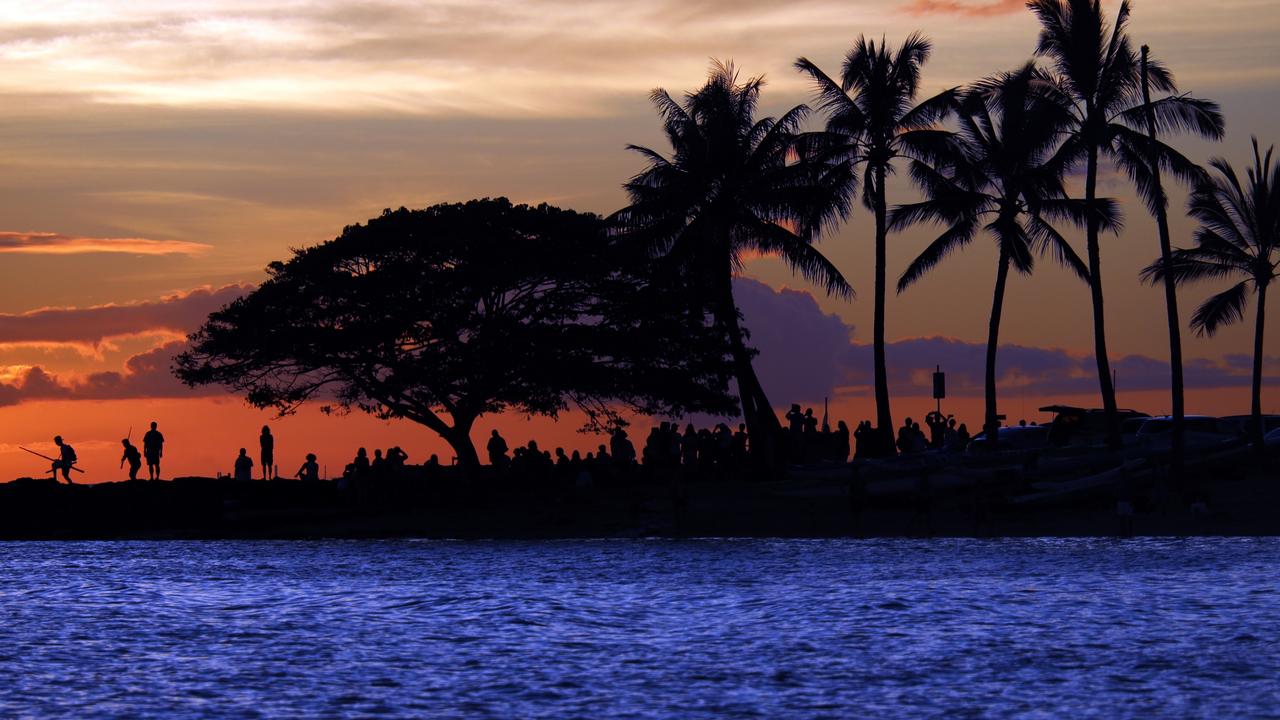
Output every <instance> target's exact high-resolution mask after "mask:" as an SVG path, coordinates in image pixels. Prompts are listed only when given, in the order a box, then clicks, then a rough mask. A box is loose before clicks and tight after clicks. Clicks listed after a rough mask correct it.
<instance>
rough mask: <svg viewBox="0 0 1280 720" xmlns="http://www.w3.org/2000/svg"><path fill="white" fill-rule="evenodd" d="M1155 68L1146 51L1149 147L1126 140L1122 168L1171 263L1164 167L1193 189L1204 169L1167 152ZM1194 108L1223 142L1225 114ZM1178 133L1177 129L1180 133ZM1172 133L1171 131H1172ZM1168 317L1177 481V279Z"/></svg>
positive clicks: (1180, 435)
mask: <svg viewBox="0 0 1280 720" xmlns="http://www.w3.org/2000/svg"><path fill="white" fill-rule="evenodd" d="M1153 69H1155V71H1156V72H1158V73H1166V72H1167V71H1165V70H1164V69H1163V68H1162V67H1161V66H1159V65H1157V64H1156V63H1155V62H1154V61H1153V60H1151V49H1150V48H1149V47H1148V46H1146V45H1143V46H1142V60H1141V78H1142V122H1143V125H1144V129H1145V130H1146V139H1147V144H1146V146H1145V147H1136V146H1134V145H1133V143H1131V142H1126V141H1122V142H1121V143H1120V145H1119V146H1118V149H1119V150H1120V151H1121V153H1122V154H1123V155H1124V156H1125V158H1126V161H1125V162H1123V163H1122V164H1123V165H1124V167H1125V168H1126V170H1128V172H1129V175H1130V177H1132V178H1133V180H1134V184H1135V185H1136V186H1137V188H1138V193H1139V194H1140V195H1141V196H1142V200H1143V202H1144V203H1145V204H1146V206H1147V209H1148V210H1150V211H1151V214H1152V215H1153V216H1154V217H1155V219H1156V230H1157V232H1158V234H1159V240H1160V259H1161V260H1162V261H1163V262H1166V263H1167V262H1169V259H1170V257H1171V254H1172V252H1173V247H1172V241H1171V239H1170V236H1169V199H1168V197H1167V196H1166V195H1165V192H1164V180H1163V179H1162V177H1161V176H1162V172H1161V165H1169V166H1171V167H1172V169H1174V170H1175V174H1176V175H1178V176H1180V177H1182V178H1187V177H1190V178H1191V179H1192V184H1193V185H1194V184H1197V183H1199V182H1202V181H1203V179H1204V175H1203V173H1202V172H1201V170H1200V168H1199V167H1196V166H1193V165H1191V163H1189V162H1188V161H1186V160H1185V159H1184V158H1183V157H1182V155H1180V154H1179V153H1177V152H1175V151H1173V150H1172V149H1170V148H1167V147H1163V146H1162V144H1161V143H1160V140H1159V139H1158V134H1159V132H1160V128H1159V126H1158V123H1157V121H1156V112H1155V103H1153V102H1152V101H1151V75H1152V70H1153ZM1180 101H1182V102H1184V103H1187V104H1188V107H1189V108H1190V109H1191V110H1192V111H1195V112H1198V113H1199V114H1200V115H1201V122H1200V125H1199V128H1202V129H1201V130H1200V132H1199V134H1200V135H1201V136H1202V137H1211V138H1213V139H1215V140H1217V139H1221V137H1222V134H1223V130H1224V126H1225V122H1224V120H1223V118H1222V113H1221V112H1220V111H1219V110H1218V107H1217V105H1216V104H1214V103H1210V102H1208V101H1195V100H1190V99H1188V98H1185V97H1184V98H1181V99H1180ZM1175 129H1176V128H1175ZM1166 131H1167V128H1166ZM1162 285H1163V287H1164V304H1165V318H1166V321H1167V323H1168V327H1169V371H1170V372H1169V375H1170V378H1169V379H1170V385H1169V395H1170V411H1171V412H1172V415H1173V427H1172V428H1171V430H1172V432H1171V433H1170V434H1171V437H1170V465H1171V466H1172V468H1173V474H1174V476H1175V477H1179V476H1180V475H1181V473H1182V463H1183V455H1184V444H1185V435H1186V431H1185V427H1184V426H1185V417H1186V402H1185V387H1184V382H1183V374H1182V329H1181V327H1182V323H1181V320H1180V319H1179V316H1178V291H1177V285H1176V284H1175V283H1174V281H1173V278H1172V277H1170V276H1167V275H1166V276H1165V278H1164V282H1163V283H1162Z"/></svg>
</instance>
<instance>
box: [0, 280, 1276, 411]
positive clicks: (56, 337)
mask: <svg viewBox="0 0 1280 720" xmlns="http://www.w3.org/2000/svg"><path fill="white" fill-rule="evenodd" d="M246 289H247V286H241V285H235V286H228V287H224V288H220V289H217V290H211V289H200V290H194V291H191V292H188V293H183V294H181V295H175V296H171V297H169V298H164V299H162V300H158V301H155V302H150V303H142V304H138V305H125V306H103V307H96V308H82V309H52V310H40V311H36V312H33V313H25V314H22V315H0V333H2V334H0V340H7V341H9V342H18V341H23V342H63V343H68V342H74V343H85V344H96V343H100V342H102V341H103V340H106V339H108V338H111V337H117V336H122V335H128V334H138V333H144V332H154V331H156V330H169V331H175V332H183V333H185V332H190V331H191V330H194V329H195V328H196V327H197V326H198V325H199V324H200V323H201V322H202V321H203V320H204V318H205V317H206V316H207V315H208V313H209V312H211V311H213V310H214V309H216V308H218V307H220V306H221V305H223V304H224V303H226V302H229V301H230V300H231V299H233V298H235V297H236V296H238V295H239V294H241V293H243V292H245V291H246ZM735 291H736V294H737V298H738V303H739V305H740V306H741V308H742V312H743V315H744V317H745V320H746V325H747V327H748V328H749V329H750V331H751V343H752V345H754V346H755V347H757V348H758V349H759V350H760V355H759V356H758V357H757V359H756V368H757V371H758V372H759V374H760V378H761V380H762V382H763V383H764V385H765V387H766V389H767V390H768V392H769V394H770V397H772V398H773V399H774V400H775V402H779V403H783V402H792V401H801V402H807V403H812V402H818V401H821V399H822V398H823V397H826V396H831V397H836V396H839V395H868V394H869V392H868V386H870V385H871V382H872V377H871V347H870V345H867V344H864V343H861V342H858V341H857V339H856V338H855V334H854V329H853V328H852V327H851V326H849V325H847V324H845V322H844V321H843V320H841V319H840V318H839V317H837V316H835V315H831V314H827V313H824V312H822V310H821V309H820V308H819V307H818V303H817V302H816V301H815V300H814V298H813V296H812V295H810V294H809V293H808V292H804V291H800V290H788V289H783V290H775V289H773V288H771V287H770V286H768V285H766V284H764V283H762V282H759V281H756V280H749V279H740V280H738V281H737V282H736V285H735ZM185 347H186V342H185V341H182V340H178V341H174V342H170V343H167V344H165V345H162V346H160V347H157V348H154V349H152V350H149V351H147V352H145V353H142V354H139V355H135V356H133V357H131V358H130V359H129V360H128V361H127V362H126V364H125V367H124V368H123V369H122V370H120V371H105V372H95V373H91V374H88V375H85V376H83V377H76V378H63V377H59V376H56V375H53V374H51V373H49V372H47V371H45V370H44V369H42V368H40V367H33V368H30V369H27V370H25V371H24V372H23V373H21V374H20V375H19V376H18V377H17V378H16V379H14V380H13V381H11V382H8V383H0V406H7V405H16V404H18V403H20V402H24V401H30V400H73V399H74V400H116V399H127V398H170V397H196V396H211V395H218V394H220V391H219V390H218V389H216V388H202V389H198V390H193V389H191V388H187V387H185V386H183V385H182V384H181V383H179V382H178V381H177V380H176V379H174V378H173V376H172V375H171V374H170V371H169V369H170V365H171V363H172V359H173V356H174V355H175V354H177V353H179V352H181V351H182V350H183V349H184V348H185ZM985 352H986V348H985V345H984V344H982V343H974V342H966V341H962V340H956V339H952V338H945V337H927V338H911V339H906V340H899V341H896V342H893V343H891V344H890V345H889V348H888V358H889V378H890V383H891V389H892V391H893V392H894V393H895V394H898V395H906V396H911V395H914V396H921V395H928V394H929V393H930V391H931V389H932V385H931V383H932V379H931V375H930V374H931V373H932V372H933V369H934V367H935V366H936V365H941V366H942V368H943V369H944V370H946V372H947V389H948V394H949V395H951V396H953V397H965V396H968V397H976V396H981V394H982V389H983V388H982V373H983V361H984V356H985ZM1250 362H1251V361H1250V358H1249V357H1248V356H1246V355H1237V354H1232V355H1227V356H1225V357H1223V358H1222V360H1221V361H1211V360H1204V359H1197V360H1191V361H1189V362H1188V363H1187V366H1186V379H1187V387H1188V388H1200V389H1205V388H1236V387H1247V386H1248V385H1249V369H1250ZM1113 366H1114V367H1115V368H1116V370H1117V372H1118V376H1119V384H1120V387H1121V389H1122V390H1125V391H1136V390H1162V389H1165V388H1167V387H1168V384H1169V365H1168V363H1167V362H1165V361H1163V360H1158V359H1156V358H1151V357H1146V356H1143V355H1128V356H1125V357H1121V358H1117V359H1116V360H1115V361H1114V362H1113ZM998 367H999V379H1000V391H1001V394H1002V396H1005V397H1037V398H1044V399H1051V398H1053V397H1057V396H1065V395H1081V394H1088V393H1092V392H1094V391H1095V390H1096V387H1097V385H1096V382H1097V378H1096V375H1095V372H1096V371H1095V369H1094V361H1093V358H1092V356H1089V355H1078V354H1074V353H1070V352H1068V351H1066V350H1062V349H1057V348H1039V347H1027V346H1023V345H1002V346H1001V348H1000V356H999V366H998ZM1277 370H1280V358H1275V357H1269V358H1267V371H1268V372H1269V373H1275V372H1276V371H1277ZM1275 379H1276V378H1274V377H1271V378H1268V382H1274V381H1275Z"/></svg>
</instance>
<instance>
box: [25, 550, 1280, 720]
mask: <svg viewBox="0 0 1280 720" xmlns="http://www.w3.org/2000/svg"><path fill="white" fill-rule="evenodd" d="M0 613H2V614H3V615H2V617H3V623H0V687H2V688H3V692H0V716H4V717H41V716H62V717H77V718H90V717H156V718H161V717H163V718H183V717H213V716H227V717H370V716H386V717H432V718H447V717H458V718H464V717H465V718H484V717H492V718H526V717H530V718H531V717H546V718H606V717H608V718H626V717H634V718H711V717H758V718H790V717H796V718H817V717H832V718H846V717H866V716H875V715H879V716H881V717H885V718H891V717H939V718H942V717H946V718H953V717H1135V718H1149V717H1215V718H1221V717H1231V718H1243V717H1276V716H1277V715H1280V540H1275V539H1190V540H1131V541H1115V540H992V541H977V540H932V541H924V540H920V541H911V540H892V541H856V540H849V541H828V540H823V541H798V540H776V541H771V540H693V541H667V540H650V541H643V540H626V541H623V540H616V541H614V540H609V541H606V540H602V541H565V542H507V541H503V542H498V541H494V542H447V541H385V542H381V541H315V542H241V541H232V542H50V543H4V544H0Z"/></svg>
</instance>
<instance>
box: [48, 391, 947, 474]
mask: <svg viewBox="0 0 1280 720" xmlns="http://www.w3.org/2000/svg"><path fill="white" fill-rule="evenodd" d="M785 419H786V427H785V428H784V431H783V438H782V439H783V444H782V446H781V448H780V450H781V452H782V454H783V456H784V457H785V458H786V459H787V460H788V461H790V462H793V463H833V462H834V463H843V462H847V461H848V460H849V458H850V454H851V453H852V456H853V457H854V458H857V459H868V458H882V457H892V456H894V455H911V454H916V453H922V452H925V451H928V450H940V451H944V452H959V451H962V450H963V449H964V448H965V446H966V445H967V444H968V443H969V440H970V435H969V430H968V428H967V427H966V426H965V425H964V423H957V421H956V419H955V417H954V416H951V415H943V414H942V413H940V412H930V413H929V414H928V415H926V416H925V419H924V422H925V425H926V427H928V433H927V434H926V433H925V431H924V430H922V429H921V427H920V423H918V422H915V421H913V420H912V419H911V418H907V419H906V421H905V422H904V423H903V425H902V427H901V428H899V430H898V433H897V437H896V439H895V438H894V437H893V435H892V434H890V433H886V432H881V431H880V430H878V429H877V428H875V427H874V426H873V425H872V423H871V421H869V420H864V421H862V422H860V423H858V427H857V429H855V430H854V431H853V432H852V433H851V432H850V431H849V426H848V425H846V424H845V422H844V421H843V420H841V421H838V422H837V423H836V427H835V429H832V428H831V427H830V425H829V424H828V421H827V416H826V412H825V411H824V412H823V417H822V421H821V425H820V424H819V421H818V418H817V416H816V415H815V414H814V411H813V408H806V409H805V410H803V411H802V410H801V409H800V405H798V404H795V405H792V406H791V409H790V410H789V411H788V412H787V413H786V416H785ZM851 438H852V441H853V443H852V445H851V443H850V440H851ZM164 442H165V440H164V435H163V434H161V433H160V431H159V429H158V425H157V423H155V422H152V423H151V428H150V430H148V431H147V432H146V433H145V434H144V435H143V438H142V447H141V449H139V448H138V447H137V446H135V445H134V444H133V443H132V442H131V440H130V439H129V438H126V439H124V440H121V444H122V445H123V446H124V453H123V455H122V456H121V458H120V466H121V468H123V467H124V466H125V464H128V466H129V479H130V480H136V479H138V472H139V471H140V469H141V467H142V464H143V462H144V460H145V462H146V465H147V470H148V476H149V479H151V480H159V479H160V462H161V458H162V457H163V456H164ZM54 443H55V445H56V446H57V447H58V456H57V457H56V458H48V459H50V460H52V461H53V465H52V468H51V471H52V472H53V473H54V475H55V476H56V475H57V474H58V473H61V474H62V476H63V478H64V479H65V480H66V481H67V482H71V475H70V473H71V471H73V470H74V471H76V472H83V471H82V470H80V469H79V468H78V467H76V463H77V458H76V453H75V450H74V449H72V447H71V445H70V444H68V443H66V442H64V441H63V439H62V437H61V436H59V437H56V438H54ZM24 449H25V448H24ZM258 450H259V451H258V467H260V468H261V473H260V476H261V478H262V479H263V480H272V479H277V478H278V477H279V475H278V468H277V466H276V462H275V436H274V435H272V434H271V428H270V427H269V426H265V425H264V426H263V427H262V432H261V434H260V435H259V437H258ZM485 450H486V454H487V456H488V461H489V465H490V466H492V468H493V470H494V471H496V472H497V473H499V474H501V475H504V476H545V477H552V476H555V477H559V478H562V479H563V478H569V479H571V480H573V481H574V482H576V483H578V484H584V483H591V482H593V481H594V479H596V478H604V477H621V476H628V475H630V474H632V473H634V472H635V471H636V469H637V468H644V469H646V470H649V471H654V470H678V471H680V472H681V473H683V474H685V475H690V474H694V473H697V474H698V475H700V476H701V475H714V474H721V473H725V472H728V471H740V470H743V469H745V468H747V466H748V463H749V454H750V452H751V438H750V434H749V433H748V430H747V426H746V425H745V424H739V425H738V428H737V430H733V429H731V428H730V427H729V425H727V424H726V423H717V424H716V425H715V426H714V427H703V428H698V427H696V426H695V425H694V424H693V423H686V424H685V426H684V429H683V430H681V428H680V424H679V423H677V422H675V421H662V422H660V423H658V424H657V425H654V426H653V427H652V428H651V429H650V430H649V434H648V436H647V437H646V438H645V442H644V446H643V449H642V450H641V451H640V452H639V453H637V451H636V447H635V445H634V444H633V443H632V441H631V438H630V436H629V435H628V434H627V431H626V430H625V429H623V428H617V429H615V430H613V431H612V433H610V435H609V440H608V442H607V443H601V444H599V445H597V446H596V448H595V449H594V450H588V451H587V452H585V453H583V452H581V451H579V450H571V451H568V452H566V450H565V449H564V448H562V447H557V448H555V449H554V451H549V450H544V449H542V448H540V447H539V446H538V443H537V441H536V440H530V441H529V442H528V443H527V444H526V445H521V446H517V447H515V448H514V449H512V448H511V447H510V446H509V445H508V443H507V441H506V439H505V438H503V437H502V435H501V434H500V433H499V432H498V431H497V430H493V431H492V432H491V433H490V436H489V439H488V441H487V443H486V445H485ZM29 452H33V451H29ZM36 454H39V453H36ZM42 457H47V456H42ZM408 459H409V455H408V453H406V452H405V451H404V450H403V449H401V448H400V447H399V446H395V447H391V448H388V449H387V450H386V451H385V452H384V451H382V450H380V449H375V450H374V451H373V455H372V456H370V455H369V452H368V450H367V449H366V448H359V449H358V450H357V451H356V456H355V458H353V459H352V460H351V462H349V463H347V464H346V466H345V467H344V468H343V471H342V475H341V477H340V479H339V485H340V486H343V487H359V486H371V485H377V484H379V483H382V482H383V481H386V480H389V479H393V478H398V477H402V476H404V475H405V468H406V466H407V462H408ZM422 467H423V469H424V470H425V471H426V472H427V474H431V473H434V472H436V471H438V470H439V468H440V467H441V463H440V458H439V456H437V455H431V456H430V457H429V458H428V459H427V461H426V462H425V463H424V464H423V466H422ZM233 468H234V470H233V473H232V474H231V477H232V478H234V479H235V480H239V481H247V480H252V479H253V477H254V461H253V458H252V457H250V456H249V452H248V449H247V448H240V452H239V454H238V455H237V456H236V458H235V460H234V462H233ZM321 475H322V473H321V469H320V464H319V462H318V459H317V456H316V455H315V453H308V454H307V455H306V461H305V462H303V463H302V465H301V467H299V468H298V470H297V472H295V473H294V474H293V477H295V478H298V479H300V480H304V481H313V482H314V481H318V480H320V479H321Z"/></svg>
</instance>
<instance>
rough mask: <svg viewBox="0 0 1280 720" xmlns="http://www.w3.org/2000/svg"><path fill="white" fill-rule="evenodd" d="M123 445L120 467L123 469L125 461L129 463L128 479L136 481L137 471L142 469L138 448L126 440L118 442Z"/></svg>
mask: <svg viewBox="0 0 1280 720" xmlns="http://www.w3.org/2000/svg"><path fill="white" fill-rule="evenodd" d="M120 444H121V445H124V454H123V455H121V456H120V467H124V464H125V461H128V463H129V479H130V480H137V479H138V469H139V468H141V467H142V454H141V453H139V452H138V446H137V445H134V444H133V443H131V442H129V440H128V438H125V439H124V440H121V441H120Z"/></svg>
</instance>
